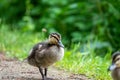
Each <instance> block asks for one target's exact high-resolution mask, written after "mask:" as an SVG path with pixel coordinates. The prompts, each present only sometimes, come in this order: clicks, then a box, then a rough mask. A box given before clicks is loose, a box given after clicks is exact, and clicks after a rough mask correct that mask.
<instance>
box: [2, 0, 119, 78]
mask: <svg viewBox="0 0 120 80" xmlns="http://www.w3.org/2000/svg"><path fill="white" fill-rule="evenodd" d="M51 32H59V33H60V34H61V35H62V42H63V44H64V45H65V47H66V54H67V53H68V54H70V53H71V54H72V53H77V52H80V53H85V54H88V55H89V53H90V54H91V55H94V56H99V57H101V56H102V57H105V60H109V61H110V56H111V54H112V52H114V51H118V50H120V39H119V37H120V0H84V1H82V0H0V41H1V46H0V47H1V49H0V51H6V50H7V51H10V52H6V54H8V55H11V54H12V53H14V56H15V57H19V58H23V57H25V56H26V53H27V52H28V51H29V49H30V48H31V46H32V45H33V44H35V43H37V42H38V41H42V40H43V39H46V38H47V36H48V34H49V33H51ZM13 36H14V37H13ZM20 40H21V41H20ZM25 44H26V45H27V47H26V45H25ZM12 45H15V46H12ZM18 45H19V46H18ZM6 46H7V47H6ZM8 46H9V47H8ZM17 46H18V48H20V47H22V48H20V49H21V50H23V51H22V53H24V54H21V51H19V49H16V48H17ZM15 47H16V48H15ZM11 48H12V49H11ZM72 49H74V50H72ZM69 50H70V52H69ZM16 52H17V53H20V54H15V53H16ZM68 54H67V56H68ZM19 55H20V56H19ZM106 55H107V57H106ZM108 55H109V57H108ZM72 56H73V55H72ZM68 57H69V56H68ZM93 59H94V58H93ZM97 59H98V58H97ZM100 60H101V58H100ZM63 61H64V60H63ZM93 63H94V62H93ZM58 64H59V63H58ZM60 64H63V63H62V62H61V63H60ZM96 64H97V63H96ZM100 65H101V64H100ZM106 66H108V64H106ZM106 66H104V68H105V67H106ZM73 69H74V68H73ZM90 69H91V68H90ZM105 69H106V68H105ZM93 71H94V70H93ZM83 72H85V71H83ZM101 75H102V74H101ZM99 79H100V78H99ZM107 79H109V78H107ZM107 79H106V80H107ZM97 80H98V78H97ZM101 80H103V78H101ZM104 80H105V79H104Z"/></svg>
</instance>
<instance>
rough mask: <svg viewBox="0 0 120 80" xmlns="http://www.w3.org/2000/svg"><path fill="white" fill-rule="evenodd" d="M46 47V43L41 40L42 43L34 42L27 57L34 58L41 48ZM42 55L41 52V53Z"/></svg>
mask: <svg viewBox="0 0 120 80" xmlns="http://www.w3.org/2000/svg"><path fill="white" fill-rule="evenodd" d="M46 47H47V43H45V42H42V43H38V44H36V45H35V46H34V47H33V48H32V49H31V51H30V53H29V56H28V59H30V58H35V55H36V54H37V53H38V52H40V51H41V50H43V49H45V48H46ZM41 55H42V54H41Z"/></svg>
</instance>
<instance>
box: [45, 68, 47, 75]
mask: <svg viewBox="0 0 120 80" xmlns="http://www.w3.org/2000/svg"><path fill="white" fill-rule="evenodd" d="M45 77H47V68H45Z"/></svg>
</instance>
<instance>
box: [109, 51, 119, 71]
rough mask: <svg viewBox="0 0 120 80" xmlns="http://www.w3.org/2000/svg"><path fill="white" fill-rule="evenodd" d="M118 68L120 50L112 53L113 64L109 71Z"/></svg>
mask: <svg viewBox="0 0 120 80" xmlns="http://www.w3.org/2000/svg"><path fill="white" fill-rule="evenodd" d="M117 68H120V52H118V51H117V52H115V53H114V54H113V55H112V65H111V66H110V67H109V69H108V70H109V71H113V70H115V69H117Z"/></svg>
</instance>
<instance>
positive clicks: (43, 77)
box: [39, 67, 45, 80]
mask: <svg viewBox="0 0 120 80" xmlns="http://www.w3.org/2000/svg"><path fill="white" fill-rule="evenodd" d="M39 71H40V73H41V76H42V80H45V76H44V74H43V69H42V68H40V67H39Z"/></svg>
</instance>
